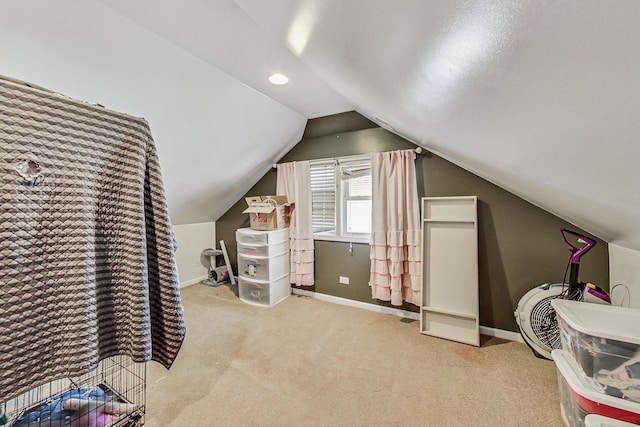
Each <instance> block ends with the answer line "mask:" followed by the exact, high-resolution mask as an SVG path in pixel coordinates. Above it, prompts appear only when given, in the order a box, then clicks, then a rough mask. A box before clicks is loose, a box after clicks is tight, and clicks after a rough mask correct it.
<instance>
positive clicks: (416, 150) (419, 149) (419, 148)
mask: <svg viewBox="0 0 640 427" xmlns="http://www.w3.org/2000/svg"><path fill="white" fill-rule="evenodd" d="M422 151H423V149H422V147H416V148H414V149H413V152H414V153H415V154H422ZM370 154H372V153H365V154H354V155H352V156H340V158H341V159H349V158H356V157H363V156H366V155H370ZM335 158H336V157H328V158H324V159H312V160H310V161H322V160H332V159H335ZM271 167H272V168H273V169H277V168H278V164H277V163H273V164H272V165H271Z"/></svg>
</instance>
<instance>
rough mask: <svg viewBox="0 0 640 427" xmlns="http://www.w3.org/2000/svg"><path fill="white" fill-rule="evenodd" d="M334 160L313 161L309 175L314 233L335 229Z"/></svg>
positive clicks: (335, 163)
mask: <svg viewBox="0 0 640 427" xmlns="http://www.w3.org/2000/svg"><path fill="white" fill-rule="evenodd" d="M336 165H337V162H336V161H335V160H327V161H314V162H313V163H311V165H310V175H311V213H312V214H311V224H312V227H313V231H314V233H317V232H321V231H330V230H335V229H336Z"/></svg>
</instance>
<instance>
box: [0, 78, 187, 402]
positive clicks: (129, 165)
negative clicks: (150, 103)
mask: <svg viewBox="0 0 640 427" xmlns="http://www.w3.org/2000/svg"><path fill="white" fill-rule="evenodd" d="M175 249H176V244H175V240H174V238H173V232H172V228H171V224H170V222H169V216H168V212H167V206H166V202H165V197H164V191H163V186H162V179H161V175H160V168H159V164H158V158H157V154H156V150H155V146H154V144H153V141H152V139H151V134H150V130H149V126H148V124H147V122H146V121H145V120H144V119H140V118H134V117H130V116H127V115H124V114H121V113H115V112H113V111H109V110H106V109H104V108H101V107H99V106H93V105H89V104H85V103H82V102H78V101H74V100H71V99H68V98H65V97H62V96H59V95H56V94H53V93H50V92H48V91H44V90H41V89H39V88H34V87H30V86H27V85H26V84H21V83H19V82H15V81H12V80H9V79H5V78H0V342H2V346H0V402H2V401H5V400H8V399H10V398H12V397H14V396H17V395H19V394H21V393H22V392H25V391H27V390H29V389H31V388H33V387H35V386H38V385H40V384H42V383H45V382H48V381H50V380H54V379H58V378H64V377H69V376H75V375H78V374H81V373H84V372H87V371H89V370H91V369H93V368H94V367H95V366H96V364H97V362H98V361H99V360H101V359H103V358H105V357H108V356H112V355H116V354H126V355H130V356H131V357H132V358H133V359H134V360H135V361H137V362H142V361H148V360H155V361H157V362H160V363H161V364H163V365H164V366H165V367H166V368H169V367H170V366H171V364H172V363H173V361H174V359H175V357H176V355H177V353H178V351H179V349H180V346H181V344H182V341H183V339H184V335H185V324H184V320H183V314H182V306H181V303H180V293H179V288H178V277H177V270H176V267H175V256H174V252H175Z"/></svg>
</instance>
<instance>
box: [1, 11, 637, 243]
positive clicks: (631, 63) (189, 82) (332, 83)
mask: <svg viewBox="0 0 640 427" xmlns="http://www.w3.org/2000/svg"><path fill="white" fill-rule="evenodd" d="M639 16H640V2H637V1H634V0H628V1H624V0H618V1H616V2H603V1H599V0H597V1H596V0H567V1H562V2H549V1H537V0H529V1H517V0H494V1H488V0H487V1H483V0H467V1H452V0H431V1H427V0H400V1H393V2H391V1H384V0H349V1H344V0H274V1H264V0H215V1H211V0H210V1H205V0H183V1H180V2H176V1H169V0H60V1H56V2H43V1H39V0H3V2H2V14H1V15H0V74H3V75H7V76H10V77H14V78H18V79H21V80H27V81H31V82H33V83H36V84H39V85H41V86H45V87H48V88H50V89H53V90H56V91H58V92H61V93H64V94H66V95H69V96H72V97H74V98H78V99H82V100H86V101H89V102H98V103H100V104H103V105H106V106H107V107H109V108H112V109H116V110H120V111H125V112H127V113H130V114H133V115H138V116H143V117H145V118H147V119H148V120H149V122H150V125H151V129H152V131H153V134H154V138H155V140H156V143H157V145H158V150H159V153H160V160H161V164H162V168H163V174H164V176H165V182H166V190H167V196H168V201H169V207H170V211H171V216H172V219H173V221H174V222H175V223H176V224H181V223H193V222H204V221H214V220H216V219H217V218H218V217H219V216H220V215H221V214H222V213H223V212H225V210H226V209H227V208H228V207H229V206H231V205H232V204H233V203H234V202H235V201H236V200H237V199H238V198H239V197H240V196H242V194H244V192H246V191H247V190H248V189H249V188H250V187H251V186H252V184H253V183H255V182H256V181H257V179H259V177H260V176H262V175H263V174H264V173H265V172H266V171H267V170H268V168H269V167H270V165H271V163H273V162H274V161H276V160H278V159H279V158H280V157H281V156H282V155H283V154H284V153H286V152H287V151H288V149H289V148H291V147H292V146H293V145H294V144H295V143H296V142H297V141H298V140H299V139H300V137H301V135H302V131H303V129H304V125H305V122H306V119H308V118H313V117H319V116H324V115H329V114H334V113H338V112H343V111H348V110H353V109H355V110H356V111H358V112H360V113H361V114H363V115H365V116H367V117H369V118H371V119H372V120H374V121H377V122H378V123H380V124H381V125H382V126H383V127H386V128H388V129H390V130H392V131H393V132H396V133H398V134H400V135H402V136H404V137H405V138H407V139H409V140H411V141H413V142H415V143H416V144H418V145H421V146H423V147H425V148H427V149H428V150H430V151H432V152H434V153H436V154H438V155H441V156H443V157H445V158H447V159H448V160H450V161H452V162H454V163H456V164H457V165H459V166H462V167H464V168H465V169H468V170H470V171H471V172H474V173H476V174H477V175H479V176H482V177H484V178H486V179H487V180H489V181H491V182H493V183H495V184H497V185H500V186H501V187H503V188H505V189H507V190H509V191H511V192H513V193H515V194H517V195H519V196H521V197H523V198H524V199H526V200H528V201H530V202H532V203H534V204H536V205H538V206H540V207H542V208H544V209H546V210H548V211H550V212H552V213H554V214H556V215H558V216H560V217H562V218H564V219H566V220H568V221H569V222H571V223H573V224H575V225H577V226H580V227H582V228H584V229H586V230H588V231H590V232H592V233H594V234H595V235H597V236H599V237H600V238H602V239H605V240H607V241H610V242H612V243H617V244H619V245H621V246H624V247H629V248H631V249H635V250H640V221H639V220H638V218H639V217H640V173H639V172H638V168H637V166H636V164H637V161H638V160H637V159H640V126H639V125H638V124H637V119H636V118H635V117H636V116H637V115H638V113H639V112H640V83H638V82H637V76H638V75H640V49H638V46H640V26H639V25H637V21H638V17H639ZM275 72H281V73H284V74H287V75H288V76H289V79H290V81H289V84H287V85H284V86H273V85H271V84H270V83H268V82H267V80H266V79H267V77H268V76H269V75H270V74H273V73H275Z"/></svg>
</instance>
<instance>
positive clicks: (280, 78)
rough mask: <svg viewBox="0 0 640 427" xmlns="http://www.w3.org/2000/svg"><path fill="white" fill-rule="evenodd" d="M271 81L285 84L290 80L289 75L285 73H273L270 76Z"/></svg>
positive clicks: (275, 83) (276, 83)
mask: <svg viewBox="0 0 640 427" xmlns="http://www.w3.org/2000/svg"><path fill="white" fill-rule="evenodd" d="M269 81H270V82H271V83H273V84H274V85H284V84H287V82H288V81H289V77H287V76H285V75H284V74H273V75H271V76H269Z"/></svg>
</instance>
